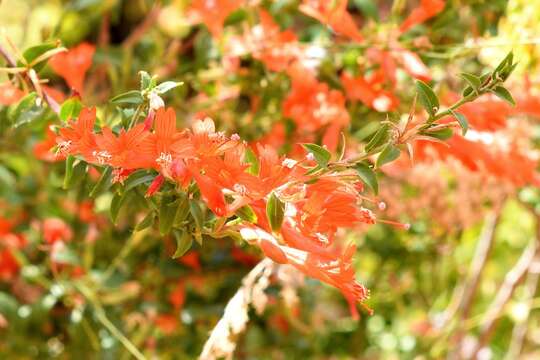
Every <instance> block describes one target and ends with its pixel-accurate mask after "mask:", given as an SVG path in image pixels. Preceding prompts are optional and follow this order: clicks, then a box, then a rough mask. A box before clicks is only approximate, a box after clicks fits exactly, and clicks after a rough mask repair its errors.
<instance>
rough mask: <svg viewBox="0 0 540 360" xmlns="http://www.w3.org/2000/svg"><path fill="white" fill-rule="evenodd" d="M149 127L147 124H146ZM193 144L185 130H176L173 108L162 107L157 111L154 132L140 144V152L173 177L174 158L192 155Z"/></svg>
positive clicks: (153, 165) (152, 165)
mask: <svg viewBox="0 0 540 360" xmlns="http://www.w3.org/2000/svg"><path fill="white" fill-rule="evenodd" d="M145 126H146V127H147V125H145ZM192 154H193V146H192V145H191V143H190V142H189V139H188V138H187V137H186V134H185V132H178V131H177V130H176V114H175V113H174V110H173V109H172V108H168V109H167V110H165V108H160V109H159V110H158V111H157V113H156V118H155V122H154V132H153V133H151V134H149V135H148V136H146V137H145V139H144V141H142V142H141V144H140V151H139V154H138V155H140V156H142V157H143V158H144V159H145V160H147V161H148V162H149V166H151V167H154V168H155V169H156V170H161V171H162V172H163V175H165V176H167V177H171V173H170V172H171V169H170V167H171V164H172V161H173V157H174V158H187V157H190V156H192Z"/></svg>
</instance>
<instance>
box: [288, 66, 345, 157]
mask: <svg viewBox="0 0 540 360" xmlns="http://www.w3.org/2000/svg"><path fill="white" fill-rule="evenodd" d="M289 75H290V76H291V80H292V89H291V92H290V93H289V95H288V96H287V98H286V99H285V101H284V102H283V114H284V115H285V116H287V117H290V118H291V119H293V121H294V122H295V123H296V126H297V131H298V132H299V133H300V135H302V133H305V132H308V133H313V132H316V131H319V130H321V129H322V128H325V131H324V135H323V144H324V145H326V146H327V147H328V149H329V150H330V151H334V150H335V149H336V148H337V145H338V142H339V133H340V131H341V129H343V128H344V127H345V126H347V125H348V124H349V121H350V116H349V113H348V112H347V109H346V108H345V97H344V96H343V94H342V93H341V92H340V91H338V90H333V89H330V88H329V87H328V85H327V84H325V83H321V82H319V81H317V79H316V78H315V76H313V75H312V74H310V73H309V72H306V71H305V70H304V69H303V68H301V67H299V66H295V67H293V68H291V69H290V70H289Z"/></svg>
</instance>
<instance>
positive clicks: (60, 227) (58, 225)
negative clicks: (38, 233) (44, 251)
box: [43, 218, 73, 245]
mask: <svg viewBox="0 0 540 360" xmlns="http://www.w3.org/2000/svg"><path fill="white" fill-rule="evenodd" d="M72 237H73V232H72V231H71V228H70V227H69V226H68V224H66V223H65V222H64V221H63V220H62V219H59V218H48V219H45V220H44V221H43V239H45V242H46V243H47V244H49V245H52V244H54V243H55V242H57V241H63V242H67V241H69V240H71V238H72Z"/></svg>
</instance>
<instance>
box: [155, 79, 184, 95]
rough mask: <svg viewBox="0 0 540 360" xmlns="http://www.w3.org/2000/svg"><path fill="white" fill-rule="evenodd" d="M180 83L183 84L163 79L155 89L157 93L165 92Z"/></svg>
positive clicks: (181, 83)
mask: <svg viewBox="0 0 540 360" xmlns="http://www.w3.org/2000/svg"><path fill="white" fill-rule="evenodd" d="M180 85H184V83H183V82H176V81H165V82H162V83H161V84H159V85H158V86H156V88H155V90H156V92H157V93H158V94H165V93H166V92H167V91H169V90H172V89H174V88H175V87H178V86H180Z"/></svg>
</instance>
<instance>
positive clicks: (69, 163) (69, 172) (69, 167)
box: [62, 155, 77, 190]
mask: <svg viewBox="0 0 540 360" xmlns="http://www.w3.org/2000/svg"><path fill="white" fill-rule="evenodd" d="M75 160H77V159H76V158H75V156H73V155H68V157H67V158H66V171H65V173H64V185H63V186H62V187H63V188H64V190H67V189H69V186H70V184H71V179H72V178H73V167H74V165H75Z"/></svg>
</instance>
